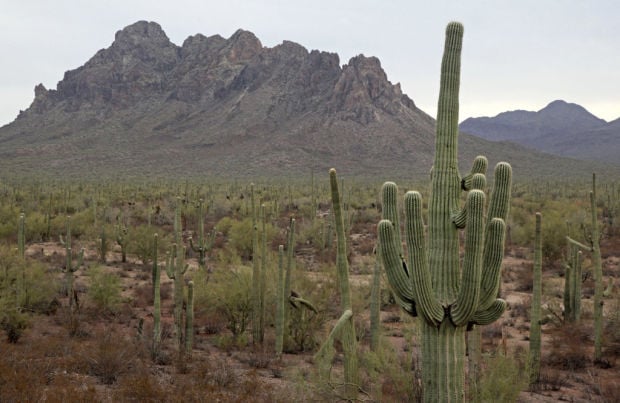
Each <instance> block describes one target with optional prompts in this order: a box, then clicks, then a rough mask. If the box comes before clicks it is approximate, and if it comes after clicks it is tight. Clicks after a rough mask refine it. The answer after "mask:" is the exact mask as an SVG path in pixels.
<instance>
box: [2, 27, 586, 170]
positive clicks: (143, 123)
mask: <svg viewBox="0 0 620 403" xmlns="http://www.w3.org/2000/svg"><path fill="white" fill-rule="evenodd" d="M434 124H435V122H434V120H433V119H432V118H431V117H430V116H428V115H427V114H426V113H424V112H423V111H421V110H420V109H418V108H417V107H416V106H415V103H414V102H413V101H412V100H411V99H410V98H409V97H407V96H406V95H404V94H403V93H402V91H401V89H400V86H399V85H398V84H396V85H394V84H392V83H391V82H390V81H389V80H388V79H387V76H386V74H385V72H384V71H383V69H382V68H381V64H380V62H379V60H378V59H377V58H374V57H365V56H363V55H359V56H356V57H354V58H352V59H351V60H350V61H349V62H348V63H347V64H345V65H343V66H340V61H339V58H338V55H336V54H332V53H326V52H319V51H316V50H313V51H311V52H308V51H307V50H306V49H305V48H304V47H302V46H300V45H298V44H296V43H293V42H289V41H285V42H283V43H282V44H280V45H278V46H275V47H273V48H267V47H263V46H262V44H261V43H260V41H259V40H258V39H257V38H256V37H255V36H254V35H253V34H252V33H251V32H247V31H243V30H239V31H237V32H236V33H235V34H233V35H232V36H231V37H230V38H228V39H224V38H222V37H220V36H218V35H215V36H211V37H205V36H203V35H200V34H197V35H194V36H190V37H189V38H187V39H186V40H185V41H184V43H183V44H182V45H181V46H177V45H175V44H173V43H172V42H171V41H170V40H169V39H168V37H167V36H166V34H165V33H164V31H163V30H162V29H161V27H160V26H159V25H158V24H156V23H154V22H145V21H140V22H137V23H135V24H132V25H130V26H128V27H126V28H124V29H123V30H121V31H119V32H117V33H116V36H115V39H114V42H113V43H112V44H111V46H110V47H108V48H106V49H102V50H100V51H99V52H97V53H96V54H95V55H94V56H93V57H92V58H91V59H90V60H88V61H87V62H86V63H85V64H84V65H83V66H81V67H79V68H77V69H75V70H72V71H68V72H66V73H65V75H64V78H63V79H62V80H61V81H60V82H59V83H58V85H57V89H50V90H48V89H46V88H44V87H43V86H42V85H38V86H36V88H35V99H34V101H33V103H32V105H31V106H30V107H29V108H28V109H27V110H26V111H24V112H22V113H20V115H19V116H18V118H17V119H16V120H15V121H14V122H12V123H10V124H9V125H6V126H4V127H2V128H0V169H2V172H3V173H4V174H20V173H22V174H23V173H39V172H45V173H49V174H62V175H81V176H84V175H90V176H96V175H103V174H108V175H110V174H111V175H116V176H118V175H128V176H136V175H139V176H142V175H193V176H237V177H255V176H276V175H278V176H290V175H298V174H307V173H308V172H309V171H310V170H311V169H314V170H315V171H322V170H324V171H327V169H328V168H329V167H336V168H338V169H339V170H340V171H341V172H343V173H349V174H356V175H366V176H368V175H371V176H375V177H377V176H383V175H387V177H388V178H389V177H394V176H404V175H407V176H411V175H428V170H429V169H430V166H431V164H432V155H433V148H434ZM461 145H462V147H461V151H462V152H461V154H462V161H463V162H464V163H465V164H467V163H469V161H471V159H473V157H474V156H475V155H477V154H487V155H491V156H493V157H495V158H502V159H507V160H509V161H511V162H512V163H513V165H514V166H515V169H516V170H518V169H519V168H522V169H523V170H530V171H531V170H533V169H536V170H537V171H538V172H545V171H546V170H547V167H551V171H553V170H556V171H555V172H561V171H560V170H561V169H562V168H564V169H567V168H568V167H574V164H575V163H574V162H571V161H566V160H561V159H558V158H550V157H549V156H546V155H543V154H537V153H534V152H532V151H531V150H525V149H522V148H516V149H515V148H514V147H511V146H507V145H506V144H499V143H491V142H487V141H484V140H481V139H478V138H476V137H472V136H467V135H463V136H461ZM491 162H492V163H494V160H492V161H491Z"/></svg>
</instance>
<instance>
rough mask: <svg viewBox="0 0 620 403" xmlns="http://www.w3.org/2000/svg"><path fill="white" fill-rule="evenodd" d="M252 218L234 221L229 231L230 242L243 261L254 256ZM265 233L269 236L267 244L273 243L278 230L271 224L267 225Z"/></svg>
mask: <svg viewBox="0 0 620 403" xmlns="http://www.w3.org/2000/svg"><path fill="white" fill-rule="evenodd" d="M257 225H258V236H259V245H260V243H261V242H262V239H260V238H261V237H262V224H261V223H260V221H259V222H258V224H257ZM253 232H254V230H253V228H252V218H244V219H243V220H241V221H233V223H232V225H231V227H230V230H229V231H228V237H229V238H228V242H229V244H230V245H231V246H232V247H233V248H234V249H235V250H236V251H237V253H238V254H239V255H240V256H241V257H242V258H243V259H246V260H247V259H249V258H250V257H251V256H252V234H253ZM265 232H266V234H267V244H269V243H270V242H271V239H273V237H274V236H276V234H277V230H276V229H275V228H274V227H273V225H271V224H270V223H266V224H265Z"/></svg>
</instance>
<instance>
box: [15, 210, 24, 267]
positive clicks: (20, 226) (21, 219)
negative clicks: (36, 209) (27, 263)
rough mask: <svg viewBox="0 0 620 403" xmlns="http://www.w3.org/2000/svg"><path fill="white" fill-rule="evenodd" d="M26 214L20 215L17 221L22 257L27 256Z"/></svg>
mask: <svg viewBox="0 0 620 403" xmlns="http://www.w3.org/2000/svg"><path fill="white" fill-rule="evenodd" d="M25 221H26V216H25V215H24V213H21V214H20V215H19V222H18V223H17V251H18V253H19V257H21V258H22V259H23V258H24V257H26V224H25Z"/></svg>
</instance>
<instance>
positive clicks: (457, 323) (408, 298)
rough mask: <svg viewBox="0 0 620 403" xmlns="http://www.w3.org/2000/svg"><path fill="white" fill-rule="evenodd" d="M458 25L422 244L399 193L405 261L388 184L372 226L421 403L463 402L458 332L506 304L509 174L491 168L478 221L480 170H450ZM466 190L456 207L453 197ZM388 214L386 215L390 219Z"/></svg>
mask: <svg viewBox="0 0 620 403" xmlns="http://www.w3.org/2000/svg"><path fill="white" fill-rule="evenodd" d="M462 39H463V26H462V25H461V24H460V23H456V22H452V23H450V24H448V27H447V29H446V41H445V48H444V55H443V60H442V65H441V86H440V93H439V102H438V112H437V133H436V140H435V161H434V163H433V169H432V173H431V196H430V203H429V207H428V212H429V219H428V243H427V240H426V239H425V235H424V223H423V221H422V198H421V196H420V193H418V192H413V191H410V192H407V194H406V195H405V213H406V219H407V222H406V224H405V234H406V241H407V249H408V260H407V262H405V259H404V256H403V253H402V246H401V244H400V237H399V235H398V232H399V230H400V229H399V227H398V226H397V224H396V222H397V220H396V216H397V213H396V211H397V209H396V207H395V206H396V197H395V195H396V194H397V191H396V185H395V184H393V183H390V182H388V183H386V184H385V185H384V200H383V206H384V217H383V218H384V219H383V220H381V222H380V223H379V226H378V233H379V242H380V243H381V255H382V258H383V263H384V266H385V269H386V273H387V278H388V280H389V282H390V285H391V287H392V290H393V291H394V294H395V295H396V297H397V298H396V299H397V301H398V302H399V304H400V305H401V306H402V307H403V308H404V309H405V310H406V311H407V312H408V313H409V314H411V315H412V316H418V315H419V316H421V317H422V319H423V320H422V321H421V322H422V323H421V337H422V347H421V349H422V380H423V387H424V401H426V402H445V401H464V399H465V393H464V381H465V370H464V362H465V332H466V329H467V328H468V327H470V326H472V325H476V324H478V325H486V324H489V323H492V322H494V321H495V320H496V319H498V318H499V317H500V316H501V314H502V313H503V312H504V310H505V308H506V303H505V302H504V301H503V300H501V299H497V294H498V290H499V283H500V270H501V262H502V258H503V250H504V237H505V229H506V226H505V219H506V216H507V215H508V205H509V200H510V189H511V181H512V170H511V168H510V165H509V164H507V163H499V164H497V166H496V167H495V177H494V182H495V183H494V188H493V192H492V195H491V198H490V202H489V206H488V207H487V210H488V213H487V217H486V218H485V217H484V209H485V204H486V196H485V194H484V192H483V191H482V190H480V189H479V188H480V187H482V186H481V185H480V184H483V183H484V180H483V178H482V176H483V175H484V173H485V171H486V167H487V160H486V158H484V157H477V158H476V159H475V161H474V164H473V168H472V170H471V172H470V173H469V174H468V175H467V176H465V177H464V178H461V176H460V174H459V171H458V164H457V154H458V147H457V145H458V108H459V103H458V92H459V80H460V55H461V46H462ZM461 191H466V192H467V200H466V202H465V206H464V208H462V209H461V208H460V206H459V205H460V193H461ZM391 212H394V213H391ZM460 228H465V248H464V250H465V256H464V258H463V263H462V265H461V264H460V261H459V229H460Z"/></svg>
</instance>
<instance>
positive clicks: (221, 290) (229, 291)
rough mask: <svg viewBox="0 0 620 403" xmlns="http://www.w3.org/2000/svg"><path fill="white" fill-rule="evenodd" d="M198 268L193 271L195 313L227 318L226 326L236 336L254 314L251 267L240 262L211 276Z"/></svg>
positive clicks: (240, 333)
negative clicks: (207, 278)
mask: <svg viewBox="0 0 620 403" xmlns="http://www.w3.org/2000/svg"><path fill="white" fill-rule="evenodd" d="M206 276H207V274H206V273H205V272H204V271H202V270H201V271H199V272H198V273H196V274H195V275H194V284H195V288H194V310H195V312H196V317H199V316H204V315H212V316H216V315H217V316H220V317H222V318H224V320H225V322H226V324H225V326H226V328H227V329H228V330H230V331H231V333H232V334H233V336H234V337H235V338H238V337H240V336H241V335H242V334H243V333H244V332H245V330H246V327H247V326H248V325H249V322H250V316H251V314H252V309H253V306H252V300H251V298H252V269H251V268H250V267H246V266H238V267H234V268H231V269H228V270H225V271H216V272H215V273H213V274H212V275H211V276H210V277H209V280H208V281H207V280H206V278H205V277H206Z"/></svg>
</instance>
